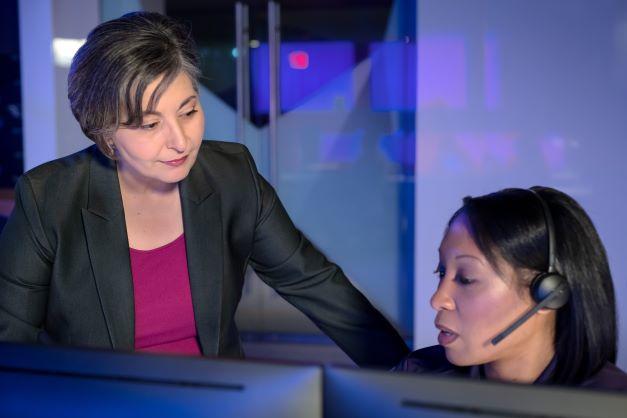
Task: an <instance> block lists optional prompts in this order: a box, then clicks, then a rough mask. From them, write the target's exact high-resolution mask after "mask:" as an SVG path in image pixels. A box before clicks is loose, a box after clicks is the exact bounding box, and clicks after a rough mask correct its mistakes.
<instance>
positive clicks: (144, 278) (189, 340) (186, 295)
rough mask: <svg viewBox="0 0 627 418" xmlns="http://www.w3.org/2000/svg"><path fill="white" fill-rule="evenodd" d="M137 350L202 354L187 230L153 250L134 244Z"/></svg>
mask: <svg viewBox="0 0 627 418" xmlns="http://www.w3.org/2000/svg"><path fill="white" fill-rule="evenodd" d="M130 255H131V273H132V275H133V289H134V297H135V350H137V351H150V352H157V353H170V354H187V355H200V354H201V352H200V346H199V344H198V339H197V338H196V321H195V320H194V309H193V306H192V294H191V291H190V287H189V273H188V271H187V251H186V249H185V234H182V235H181V236H180V237H178V238H177V239H175V240H174V241H172V242H171V243H169V244H166V245H164V246H162V247H159V248H155V249H152V250H136V249H134V248H130Z"/></svg>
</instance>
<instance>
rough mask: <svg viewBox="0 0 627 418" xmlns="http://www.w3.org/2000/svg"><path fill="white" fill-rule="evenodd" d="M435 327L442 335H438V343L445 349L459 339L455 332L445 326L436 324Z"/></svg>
mask: <svg viewBox="0 0 627 418" xmlns="http://www.w3.org/2000/svg"><path fill="white" fill-rule="evenodd" d="M435 326H436V328H438V329H439V330H440V333H439V334H438V343H439V344H440V345H441V346H443V347H446V346H447V345H450V344H452V343H453V342H454V341H455V340H456V339H457V337H459V334H457V333H455V332H453V331H452V330H450V329H449V328H446V327H445V326H442V325H438V324H436V325H435Z"/></svg>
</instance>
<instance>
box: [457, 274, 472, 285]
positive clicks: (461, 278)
mask: <svg viewBox="0 0 627 418" xmlns="http://www.w3.org/2000/svg"><path fill="white" fill-rule="evenodd" d="M455 280H457V282H458V283H459V284H461V285H463V286H467V285H469V284H472V283H473V282H474V280H472V279H469V278H468V277H464V276H462V275H460V274H458V275H457V276H455Z"/></svg>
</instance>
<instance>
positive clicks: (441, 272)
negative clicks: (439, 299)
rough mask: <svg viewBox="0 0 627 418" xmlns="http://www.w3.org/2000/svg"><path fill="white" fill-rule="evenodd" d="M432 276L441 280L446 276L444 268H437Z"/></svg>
mask: <svg viewBox="0 0 627 418" xmlns="http://www.w3.org/2000/svg"><path fill="white" fill-rule="evenodd" d="M433 274H435V275H436V276H438V279H440V280H442V279H443V278H444V276H445V275H446V270H444V267H437V268H436V269H435V271H434V272H433Z"/></svg>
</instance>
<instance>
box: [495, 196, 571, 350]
mask: <svg viewBox="0 0 627 418" xmlns="http://www.w3.org/2000/svg"><path fill="white" fill-rule="evenodd" d="M527 190H528V191H529V192H530V193H532V194H533V195H534V196H535V198H536V199H537V200H538V201H539V202H540V205H541V207H542V212H543V214H544V223H545V224H546V234H547V238H548V241H549V248H548V252H549V254H548V255H549V266H548V268H547V271H545V272H541V273H539V274H538V275H537V276H536V277H534V278H533V280H532V281H531V285H530V286H529V290H530V292H531V297H532V299H533V301H534V302H535V304H536V305H535V306H534V307H533V308H531V309H529V310H528V311H527V312H526V313H525V314H524V315H522V316H521V317H520V318H518V319H517V320H516V321H515V322H514V323H513V324H512V325H510V326H509V327H507V328H506V329H505V331H503V332H501V333H500V334H499V335H497V336H496V337H494V338H493V339H492V340H491V343H492V345H497V344H498V343H500V342H501V341H502V340H503V338H505V337H507V336H508V335H509V334H511V333H512V332H514V330H516V329H517V328H518V327H519V326H521V325H522V324H524V323H525V322H526V321H527V320H528V319H529V318H531V317H532V316H533V315H535V314H536V312H538V311H539V310H540V309H543V308H547V309H559V308H561V307H562V306H564V305H566V302H568V298H569V296H570V291H569V287H568V281H567V280H566V277H564V276H562V275H561V274H560V273H558V272H557V270H556V269H555V227H554V225H553V217H552V216H551V212H550V211H549V206H548V205H547V203H546V201H545V200H544V199H543V198H542V196H540V194H539V193H538V192H537V191H535V190H533V189H527Z"/></svg>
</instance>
